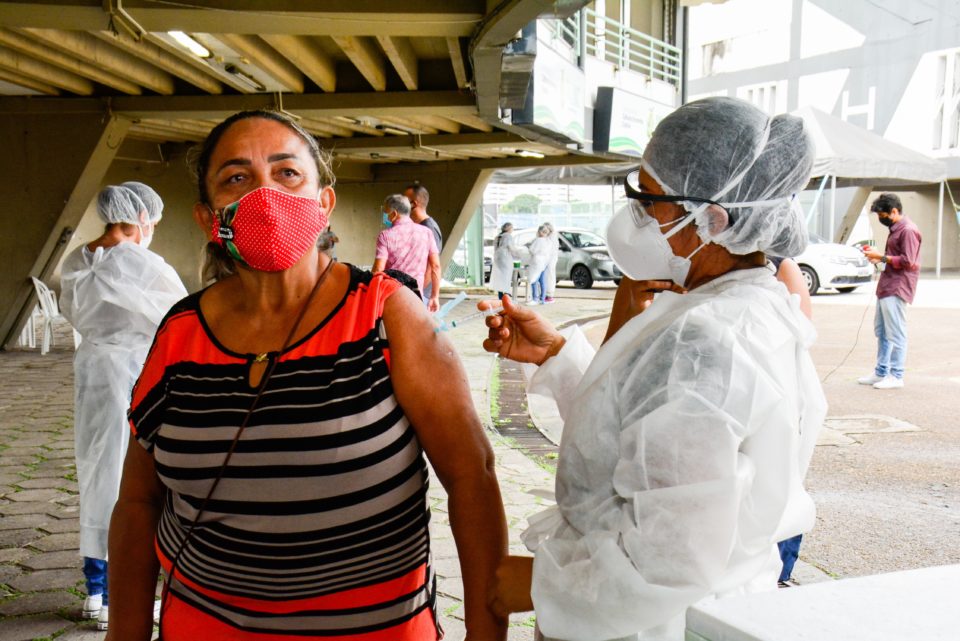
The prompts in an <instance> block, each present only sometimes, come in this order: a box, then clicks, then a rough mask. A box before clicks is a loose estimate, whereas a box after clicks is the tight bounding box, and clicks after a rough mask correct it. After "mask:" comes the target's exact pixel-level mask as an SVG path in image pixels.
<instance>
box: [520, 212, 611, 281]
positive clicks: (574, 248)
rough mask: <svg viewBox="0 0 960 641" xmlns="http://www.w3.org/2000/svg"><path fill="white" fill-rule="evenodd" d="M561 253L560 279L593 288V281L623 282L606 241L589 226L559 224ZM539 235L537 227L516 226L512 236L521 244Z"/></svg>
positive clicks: (558, 266) (558, 272) (558, 265)
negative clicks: (587, 227) (562, 225)
mask: <svg viewBox="0 0 960 641" xmlns="http://www.w3.org/2000/svg"><path fill="white" fill-rule="evenodd" d="M557 232H558V235H559V237H560V240H559V241H558V242H559V244H560V255H559V257H558V258H557V280H572V281H573V285H574V287H577V288H578V289H590V288H591V287H593V283H594V281H598V280H612V281H615V282H617V283H619V282H620V277H621V275H622V274H621V273H620V270H619V269H618V268H617V266H616V265H614V264H613V259H612V258H610V254H609V253H607V241H606V240H604V239H603V238H602V237H601V236H598V235H597V234H595V233H593V232H592V231H588V230H586V229H578V228H576V227H558V228H557ZM536 235H537V228H536V227H528V228H526V229H517V230H514V232H513V239H514V241H515V242H516V244H518V245H529V244H530V243H531V242H532V241H533V239H534V237H535V236H536Z"/></svg>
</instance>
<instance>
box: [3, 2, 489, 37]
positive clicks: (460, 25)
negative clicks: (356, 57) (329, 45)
mask: <svg viewBox="0 0 960 641" xmlns="http://www.w3.org/2000/svg"><path fill="white" fill-rule="evenodd" d="M103 4H104V3H103V1H102V0H61V1H60V2H56V1H52V2H51V1H44V2H42V3H40V2H36V1H33V2H29V1H21V2H7V1H3V2H0V24H2V25H6V26H16V27H37V28H57V27H58V26H59V25H63V24H64V23H69V24H71V25H73V28H74V29H78V30H82V31H102V30H104V29H108V24H109V22H110V16H109V15H108V14H107V13H106V12H105V11H104V10H103ZM197 4H198V3H194V4H192V5H191V4H188V3H179V2H171V3H169V4H167V3H158V2H156V1H155V0H124V2H123V10H124V12H126V13H127V14H128V15H130V16H131V17H132V18H133V19H134V20H136V21H137V23H138V24H140V25H141V26H142V27H143V28H144V29H146V30H147V31H183V30H185V28H186V27H188V26H189V29H190V30H192V31H198V32H199V31H204V32H209V33H216V32H227V33H256V34H263V33H284V34H301V35H303V34H311V35H325V36H364V35H385V36H415V37H424V38H425V37H447V36H469V35H471V34H472V33H473V30H474V28H475V27H476V24H477V22H479V21H480V20H482V19H483V16H484V15H485V14H486V13H487V2H486V0H411V1H409V2H402V3H398V2H397V1H396V0H364V2H357V0H272V1H271V2H270V5H269V9H265V8H264V3H263V2H262V0H205V1H204V2H203V6H197Z"/></svg>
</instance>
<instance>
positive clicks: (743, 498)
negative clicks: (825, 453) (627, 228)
mask: <svg viewBox="0 0 960 641" xmlns="http://www.w3.org/2000/svg"><path fill="white" fill-rule="evenodd" d="M814 337H815V332H814V329H813V326H812V325H811V323H810V322H809V321H808V320H807V319H806V317H804V316H803V314H802V313H801V312H800V309H799V298H798V297H796V296H793V297H791V296H790V295H789V294H788V293H787V291H786V288H785V287H784V286H783V285H782V284H780V283H779V282H777V281H776V280H775V279H774V277H773V275H772V274H771V273H770V271H769V270H767V269H766V268H756V269H748V270H740V271H734V272H730V273H728V274H725V275H724V276H721V277H720V278H717V279H715V280H713V281H711V282H709V283H707V284H705V285H703V286H701V287H699V288H697V289H695V290H692V291H690V292H689V293H687V294H684V295H679V294H674V293H670V292H664V293H662V294H660V295H658V297H657V300H656V301H655V302H654V304H653V305H651V306H650V308H649V309H647V310H646V311H645V312H644V313H643V314H640V315H639V316H637V317H635V318H633V319H631V320H630V321H629V322H628V323H627V324H625V325H624V326H623V327H622V328H621V329H620V330H619V331H618V332H617V333H616V334H615V335H614V336H613V337H612V338H611V339H610V340H609V341H608V342H607V343H606V344H605V345H603V346H602V347H601V348H600V350H599V351H598V352H597V353H596V356H595V357H594V358H593V359H592V361H591V360H590V358H591V355H592V352H593V350H592V348H591V347H590V345H589V344H588V343H587V342H586V339H585V338H583V335H582V334H580V333H579V330H575V331H574V332H573V333H572V335H571V336H570V338H569V339H568V342H567V344H566V345H565V346H564V347H563V349H562V350H561V351H560V353H559V354H558V355H557V356H555V357H554V358H552V359H550V360H549V361H547V363H546V364H544V365H543V366H542V367H540V368H539V369H537V370H536V371H535V373H534V375H533V377H532V379H531V381H530V388H529V389H530V392H531V393H541V394H551V395H552V396H554V398H555V399H556V400H557V401H558V406H559V409H560V412H561V415H562V416H563V417H564V419H565V420H564V432H563V437H562V440H561V444H560V458H559V467H558V469H557V481H556V497H557V505H556V506H555V507H552V508H549V509H548V510H546V511H544V512H541V513H540V514H537V515H535V516H534V517H532V518H531V519H530V527H529V529H528V530H527V531H526V532H525V533H524V542H525V543H526V545H527V547H528V548H529V549H530V550H531V551H533V552H534V553H535V557H534V568H533V587H532V596H533V602H534V605H535V608H536V614H537V622H538V626H539V628H540V630H541V631H542V634H543V635H544V636H545V637H546V638H548V639H563V640H564V641H587V640H590V641H600V640H609V639H618V640H619V639H630V640H634V639H658V640H670V641H681V640H682V639H683V636H684V613H685V611H686V609H687V607H688V606H690V605H692V604H694V603H696V602H698V601H700V600H701V599H704V598H713V597H723V596H730V595H736V594H743V593H745V592H752V591H759V590H765V589H772V588H774V587H775V586H776V580H777V575H778V572H779V569H780V559H779V555H778V553H777V547H776V542H777V541H780V540H783V539H786V538H788V537H790V536H793V535H795V534H798V533H800V532H803V531H805V530H808V529H810V528H811V527H812V526H813V522H814V506H813V502H812V500H811V499H810V497H809V495H808V494H807V493H806V491H805V490H804V488H803V485H802V482H803V478H804V475H805V474H806V471H807V466H808V464H809V461H810V457H811V455H812V452H813V447H814V444H815V442H816V436H817V432H818V430H819V428H820V425H821V423H822V421H823V418H824V415H825V413H826V401H825V399H824V396H823V392H822V389H821V387H820V382H819V380H818V378H817V374H816V371H815V370H814V366H813V362H812V361H811V359H810V356H809V354H808V352H807V348H808V346H809V345H810V344H811V343H812V341H813V339H814ZM588 363H589V367H587V364H588ZM584 370H586V371H585V372H584Z"/></svg>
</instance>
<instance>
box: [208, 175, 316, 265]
mask: <svg viewBox="0 0 960 641" xmlns="http://www.w3.org/2000/svg"><path fill="white" fill-rule="evenodd" d="M327 223H328V216H327V212H325V211H323V209H322V208H321V207H320V203H319V202H318V201H317V200H316V199H314V198H304V197H303V196H294V195H293V194H288V193H286V192H283V191H278V190H276V189H271V188H269V187H260V188H259V189H255V190H253V191H251V192H250V193H248V194H246V195H244V197H243V198H241V199H240V200H238V201H237V202H235V203H231V204H229V205H227V206H226V207H224V208H223V209H218V210H217V211H215V212H213V242H215V243H217V244H218V245H220V246H221V247H223V248H224V249H226V250H227V252H229V254H230V255H231V256H233V258H235V259H236V260H239V261H240V262H242V263H244V264H246V265H249V266H250V267H252V268H253V269H256V270H258V271H261V272H281V271H283V270H285V269H290V267H292V266H293V264H294V263H296V262H297V261H298V260H300V259H301V258H302V257H303V255H304V254H305V253H307V250H309V249H310V248H311V247H313V246H314V245H316V243H317V238H318V237H319V236H320V232H322V231H323V230H324V229H326V228H327Z"/></svg>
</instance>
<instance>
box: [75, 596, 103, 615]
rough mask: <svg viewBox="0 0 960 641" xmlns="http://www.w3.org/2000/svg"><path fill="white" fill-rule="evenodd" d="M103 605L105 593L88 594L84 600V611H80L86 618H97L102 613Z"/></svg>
mask: <svg viewBox="0 0 960 641" xmlns="http://www.w3.org/2000/svg"><path fill="white" fill-rule="evenodd" d="M102 607H103V595H102V594H95V595H93V596H88V597H87V598H86V599H84V600H83V612H81V613H80V616H82V617H83V618H84V619H96V618H97V616H98V615H99V614H100V608H102Z"/></svg>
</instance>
